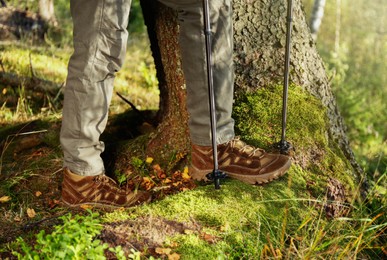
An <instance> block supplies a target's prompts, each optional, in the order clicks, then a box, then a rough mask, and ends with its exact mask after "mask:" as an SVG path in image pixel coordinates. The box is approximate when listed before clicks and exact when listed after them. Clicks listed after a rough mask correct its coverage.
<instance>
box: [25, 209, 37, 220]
mask: <svg viewBox="0 0 387 260" xmlns="http://www.w3.org/2000/svg"><path fill="white" fill-rule="evenodd" d="M27 215H28V217H29V218H34V217H35V216H36V212H35V210H34V209H31V208H27Z"/></svg>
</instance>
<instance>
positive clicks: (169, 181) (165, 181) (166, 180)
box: [163, 178, 172, 184]
mask: <svg viewBox="0 0 387 260" xmlns="http://www.w3.org/2000/svg"><path fill="white" fill-rule="evenodd" d="M171 182H172V180H171V179H169V178H166V179H165V180H163V183H165V184H168V183H171Z"/></svg>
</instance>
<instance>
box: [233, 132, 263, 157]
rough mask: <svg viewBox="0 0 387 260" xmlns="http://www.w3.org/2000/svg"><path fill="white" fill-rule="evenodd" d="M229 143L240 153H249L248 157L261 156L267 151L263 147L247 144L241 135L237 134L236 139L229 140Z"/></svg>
mask: <svg viewBox="0 0 387 260" xmlns="http://www.w3.org/2000/svg"><path fill="white" fill-rule="evenodd" d="M228 144H229V145H230V147H231V148H232V149H237V150H239V151H240V153H244V154H247V156H248V157H253V156H258V158H261V157H263V156H264V155H265V153H266V151H265V150H263V149H261V148H256V147H254V146H252V145H248V144H246V143H245V142H243V141H242V140H241V139H240V137H239V136H236V137H235V138H234V139H232V140H231V141H229V142H228Z"/></svg>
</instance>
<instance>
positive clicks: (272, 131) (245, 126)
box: [233, 85, 356, 197]
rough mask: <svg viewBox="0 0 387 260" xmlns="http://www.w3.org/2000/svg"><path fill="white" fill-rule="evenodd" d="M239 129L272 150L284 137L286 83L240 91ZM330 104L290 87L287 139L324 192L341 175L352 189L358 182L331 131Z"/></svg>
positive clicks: (237, 103)
mask: <svg viewBox="0 0 387 260" xmlns="http://www.w3.org/2000/svg"><path fill="white" fill-rule="evenodd" d="M233 117H234V119H235V121H236V132H237V134H239V135H240V136H241V137H242V139H244V140H246V141H247V142H248V143H250V144H252V145H256V146H259V147H263V148H265V149H269V150H271V149H272V147H273V144H275V143H277V142H278V141H279V140H280V139H281V127H282V119H281V117H282V86H279V85H276V86H270V87H268V88H265V89H260V90H258V91H256V92H254V93H245V94H242V95H240V96H239V97H238V98H237V99H236V101H235V105H234V113H233ZM328 129H329V126H328V118H327V111H326V108H325V107H324V106H323V105H322V103H321V101H320V100H318V99H317V98H315V97H313V96H312V95H311V94H309V93H308V92H306V91H305V90H303V89H302V88H301V87H299V86H295V85H291V86H290V87H289V98H288V113H287V128H286V139H287V141H289V142H290V143H291V144H292V145H293V146H294V147H295V152H294V156H293V158H294V161H295V163H296V164H299V165H300V166H301V167H302V169H303V170H304V171H306V174H305V178H306V180H307V181H309V182H313V183H314V185H313V188H312V190H313V194H314V195H315V196H316V197H318V196H319V194H321V193H322V192H324V190H325V184H326V180H327V178H329V177H333V178H337V179H338V180H340V181H341V182H342V183H345V184H346V185H347V187H348V189H353V188H354V187H355V186H356V185H355V182H354V179H353V178H352V174H351V172H350V171H351V170H350V169H351V166H350V164H349V162H348V160H347V159H346V158H345V156H344V154H343V153H342V151H341V150H340V148H339V147H338V145H337V144H336V143H334V142H333V141H332V140H331V139H330V138H329V134H328Z"/></svg>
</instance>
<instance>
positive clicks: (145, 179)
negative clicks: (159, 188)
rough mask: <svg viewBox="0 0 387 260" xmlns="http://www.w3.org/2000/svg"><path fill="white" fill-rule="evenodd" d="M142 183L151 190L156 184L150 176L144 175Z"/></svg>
mask: <svg viewBox="0 0 387 260" xmlns="http://www.w3.org/2000/svg"><path fill="white" fill-rule="evenodd" d="M142 185H143V186H144V187H145V189H146V190H150V189H152V187H153V186H154V182H153V181H152V179H151V178H149V177H143V178H142Z"/></svg>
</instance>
